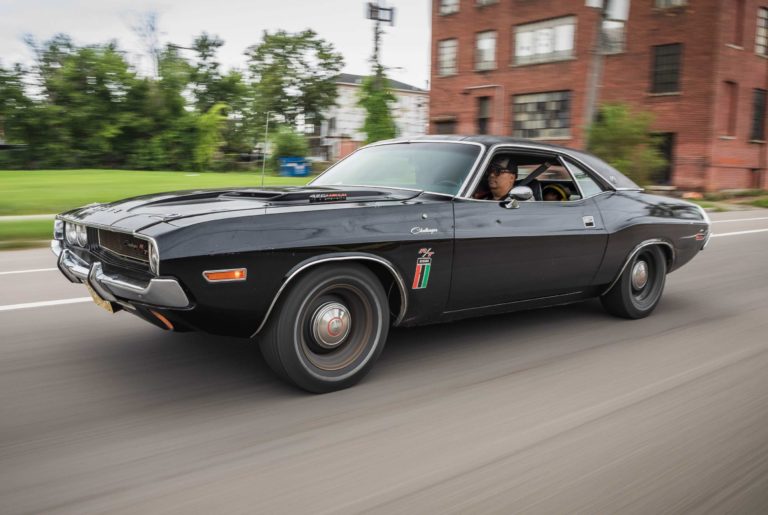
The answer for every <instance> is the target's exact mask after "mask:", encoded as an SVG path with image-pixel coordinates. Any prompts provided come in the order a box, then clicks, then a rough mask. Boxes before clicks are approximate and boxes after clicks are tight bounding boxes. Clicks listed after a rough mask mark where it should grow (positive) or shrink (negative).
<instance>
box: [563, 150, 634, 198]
mask: <svg viewBox="0 0 768 515" xmlns="http://www.w3.org/2000/svg"><path fill="white" fill-rule="evenodd" d="M570 153H571V154H572V155H573V156H574V157H576V158H577V159H579V160H581V161H582V162H583V163H584V164H586V165H587V166H589V167H590V168H592V169H593V170H594V171H596V172H597V173H598V174H600V176H601V177H602V178H603V179H605V180H606V181H608V182H609V183H610V184H611V186H613V187H614V188H624V189H632V190H641V189H643V188H641V187H640V186H638V185H637V184H636V183H635V181H633V180H632V179H630V178H629V177H627V176H626V175H624V174H623V173H621V172H620V171H618V170H617V169H616V168H614V167H612V166H611V165H609V164H608V163H606V162H605V161H603V160H602V159H600V158H597V157H595V156H593V155H592V154H587V153H585V152H578V151H576V150H571V151H570Z"/></svg>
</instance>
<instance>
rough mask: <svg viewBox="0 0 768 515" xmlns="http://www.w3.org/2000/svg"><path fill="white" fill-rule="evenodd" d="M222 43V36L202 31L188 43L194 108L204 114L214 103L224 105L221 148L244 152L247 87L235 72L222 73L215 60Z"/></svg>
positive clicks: (248, 130) (248, 142) (248, 132)
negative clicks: (191, 56) (193, 56)
mask: <svg viewBox="0 0 768 515" xmlns="http://www.w3.org/2000/svg"><path fill="white" fill-rule="evenodd" d="M222 45H224V41H223V40H222V39H220V38H219V37H217V36H210V35H208V34H207V33H205V32H203V33H202V34H201V35H199V36H198V37H196V38H195V40H194V42H193V44H192V48H193V49H194V51H195V54H196V59H195V64H194V67H193V68H192V74H191V87H192V92H193V94H194V97H195V108H196V109H197V111H198V112H200V113H207V112H208V111H209V110H210V109H211V108H212V107H213V106H214V105H216V104H224V105H225V106H226V109H225V112H226V116H225V121H224V129H223V132H222V136H223V140H222V143H223V151H224V152H247V151H249V150H250V149H251V147H252V140H253V137H252V136H253V135H252V124H251V123H250V121H251V119H252V115H251V113H250V107H251V105H250V104H251V102H250V95H249V88H248V86H247V85H246V84H245V81H244V79H243V75H242V73H240V72H239V71H236V70H233V71H230V72H228V73H223V72H222V70H221V64H220V63H219V62H218V61H217V60H216V53H217V52H218V50H219V48H221V46H222Z"/></svg>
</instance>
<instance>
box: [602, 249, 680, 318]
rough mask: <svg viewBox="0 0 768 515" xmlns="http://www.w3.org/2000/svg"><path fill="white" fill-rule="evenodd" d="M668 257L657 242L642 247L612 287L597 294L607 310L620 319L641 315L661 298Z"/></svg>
mask: <svg viewBox="0 0 768 515" xmlns="http://www.w3.org/2000/svg"><path fill="white" fill-rule="evenodd" d="M666 277H667V260H666V256H665V255H664V251H662V250H661V248H659V246H658V245H653V246H649V247H645V248H643V249H641V250H640V252H638V253H637V255H636V256H635V257H634V258H632V260H631V261H630V262H629V264H628V265H627V267H626V268H625V269H624V272H622V274H621V277H619V280H618V281H616V284H614V285H613V287H612V288H611V289H610V290H609V291H608V293H606V294H605V295H603V296H602V297H600V301H601V302H602V304H603V307H604V308H605V310H606V311H608V312H609V313H611V314H612V315H616V316H619V317H623V318H634V319H637V318H644V317H647V316H648V315H650V314H651V312H652V311H653V310H654V309H655V308H656V305H657V304H658V303H659V300H660V299H661V293H662V292H663V291H664V283H665V281H666Z"/></svg>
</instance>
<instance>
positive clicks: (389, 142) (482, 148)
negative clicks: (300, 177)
mask: <svg viewBox="0 0 768 515" xmlns="http://www.w3.org/2000/svg"><path fill="white" fill-rule="evenodd" d="M412 143H413V144H416V143H457V144H459V145H476V146H478V147H480V152H479V153H478V154H477V157H476V158H475V162H474V163H473V164H472V167H471V168H470V169H469V172H467V176H466V177H465V178H464V182H462V183H461V186H459V190H458V193H457V194H456V195H448V194H447V193H441V192H437V191H427V190H424V191H423V192H424V193H434V194H436V195H446V196H449V197H451V198H456V197H457V196H459V195H460V194H461V191H462V190H463V189H464V187H465V186H466V184H467V181H468V180H470V178H471V177H472V176H473V175H474V174H475V171H476V169H477V165H478V163H479V162H480V160H481V159H482V157H483V155H484V154H485V151H486V150H487V147H486V146H485V144H484V143H480V142H479V141H463V140H447V139H434V140H432V139H427V140H424V139H408V140H386V141H377V142H376V143H371V144H370V145H365V146H364V147H360V148H358V149H357V150H355V151H354V152H352V153H351V154H349V155H348V156H347V157H345V158H344V159H348V158H349V157H351V156H353V155H354V154H356V153H357V152H359V151H361V150H363V149H364V148H368V147H381V146H384V145H397V144H412ZM344 159H340V160H339V161H336V162H335V163H334V164H333V166H329V167H328V168H327V169H326V170H325V171H324V172H323V173H321V174H320V175H318V176H317V177H315V178H314V179H312V182H310V183H308V184H307V186H312V185H313V184H314V182H315V181H316V180H318V179H319V178H320V177H322V176H323V175H325V174H326V173H328V172H329V171H331V170H332V169H333V168H334V167H335V166H337V165H338V164H339V163H341V162H342V161H344ZM318 186H323V185H322V184H321V185H318ZM334 186H345V187H349V186H350V185H347V184H339V185H334ZM357 186H366V185H364V184H358V185H357ZM366 187H368V188H371V187H375V186H371V185H370V184H369V185H367V186H366ZM387 187H389V186H387ZM400 189H406V190H409V189H410V188H400ZM411 191H420V190H411Z"/></svg>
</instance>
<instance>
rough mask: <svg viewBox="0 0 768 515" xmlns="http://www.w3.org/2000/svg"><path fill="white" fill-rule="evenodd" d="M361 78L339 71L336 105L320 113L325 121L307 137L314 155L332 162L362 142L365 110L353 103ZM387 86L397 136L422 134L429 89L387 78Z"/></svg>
mask: <svg viewBox="0 0 768 515" xmlns="http://www.w3.org/2000/svg"><path fill="white" fill-rule="evenodd" d="M364 78H365V77H364V76H363V75H353V74H350V73H342V74H341V75H339V77H338V78H337V79H336V85H337V88H338V97H337V99H336V105H335V106H334V107H332V108H330V109H329V110H328V111H327V112H326V113H324V118H325V120H324V121H323V123H322V124H321V125H320V127H316V128H315V132H314V137H312V138H310V139H311V141H312V153H313V155H314V156H315V157H321V158H323V159H327V160H329V161H334V160H336V159H339V158H341V157H344V156H345V155H347V154H349V153H350V152H352V151H353V150H355V149H356V148H358V147H359V146H360V145H362V143H363V142H364V141H365V134H364V133H363V132H361V130H360V129H361V128H362V127H363V123H364V122H365V110H364V109H363V108H362V107H360V106H358V105H357V102H358V99H359V96H360V87H361V85H362V82H363V79H364ZM389 87H390V88H391V89H392V93H393V94H394V95H395V97H396V98H397V102H396V103H395V104H393V105H392V116H393V118H394V119H395V124H396V125H397V136H398V137H412V136H422V135H424V134H426V133H427V113H428V112H429V92H428V91H426V90H423V89H420V88H417V87H415V86H411V85H410V84H405V83H403V82H398V81H396V80H390V81H389Z"/></svg>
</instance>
